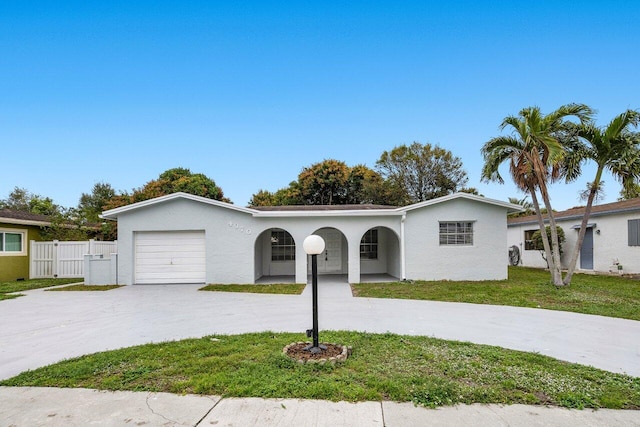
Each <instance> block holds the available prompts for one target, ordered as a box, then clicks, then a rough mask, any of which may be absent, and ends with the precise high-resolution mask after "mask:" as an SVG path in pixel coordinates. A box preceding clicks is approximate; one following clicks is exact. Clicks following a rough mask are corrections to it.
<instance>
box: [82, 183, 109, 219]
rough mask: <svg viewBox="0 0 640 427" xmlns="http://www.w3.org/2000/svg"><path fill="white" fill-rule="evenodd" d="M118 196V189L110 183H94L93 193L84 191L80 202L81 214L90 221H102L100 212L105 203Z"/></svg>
mask: <svg viewBox="0 0 640 427" xmlns="http://www.w3.org/2000/svg"><path fill="white" fill-rule="evenodd" d="M115 196H116V191H115V190H114V189H113V187H111V185H110V184H107V183H105V182H98V183H96V184H94V186H93V189H92V190H91V193H90V194H88V193H82V195H81V196H80V201H79V203H78V210H79V212H80V215H81V216H82V217H83V218H85V219H86V220H87V221H88V222H96V223H97V222H100V221H101V220H100V214H101V213H102V211H103V210H104V207H105V205H106V204H107V203H108V202H109V201H110V200H111V199H112V198H114V197H115Z"/></svg>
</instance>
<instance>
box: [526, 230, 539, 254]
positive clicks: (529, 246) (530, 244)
mask: <svg viewBox="0 0 640 427" xmlns="http://www.w3.org/2000/svg"><path fill="white" fill-rule="evenodd" d="M536 231H538V230H525V231H524V250H525V251H533V250H535V249H536V247H535V245H534V244H533V233H535V232H536Z"/></svg>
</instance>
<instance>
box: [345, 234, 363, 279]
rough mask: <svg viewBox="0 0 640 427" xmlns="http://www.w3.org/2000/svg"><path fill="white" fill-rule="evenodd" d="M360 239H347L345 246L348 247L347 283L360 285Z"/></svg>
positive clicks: (351, 237)
mask: <svg viewBox="0 0 640 427" xmlns="http://www.w3.org/2000/svg"><path fill="white" fill-rule="evenodd" d="M361 239H362V236H360V237H354V236H349V237H347V246H348V247H349V251H348V254H349V258H348V260H347V262H348V263H349V278H348V280H349V283H360V240H361Z"/></svg>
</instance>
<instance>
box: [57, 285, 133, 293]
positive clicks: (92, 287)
mask: <svg viewBox="0 0 640 427" xmlns="http://www.w3.org/2000/svg"><path fill="white" fill-rule="evenodd" d="M123 286H124V285H71V286H62V287H60V288H52V289H46V291H47V292H54V291H55V292H78V291H80V292H91V291H109V290H111V289H117V288H121V287H123Z"/></svg>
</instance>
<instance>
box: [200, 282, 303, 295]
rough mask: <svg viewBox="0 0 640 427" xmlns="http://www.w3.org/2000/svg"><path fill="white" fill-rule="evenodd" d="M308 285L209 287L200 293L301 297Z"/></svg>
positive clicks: (278, 284) (279, 284) (276, 284)
mask: <svg viewBox="0 0 640 427" xmlns="http://www.w3.org/2000/svg"><path fill="white" fill-rule="evenodd" d="M305 286H306V285H305V284H303V283H272V284H265V285H207V286H205V287H204V288H200V289H199V290H200V291H215V292H249V293H253V294H287V295H300V294H301V293H302V291H303V290H304V287H305Z"/></svg>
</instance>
